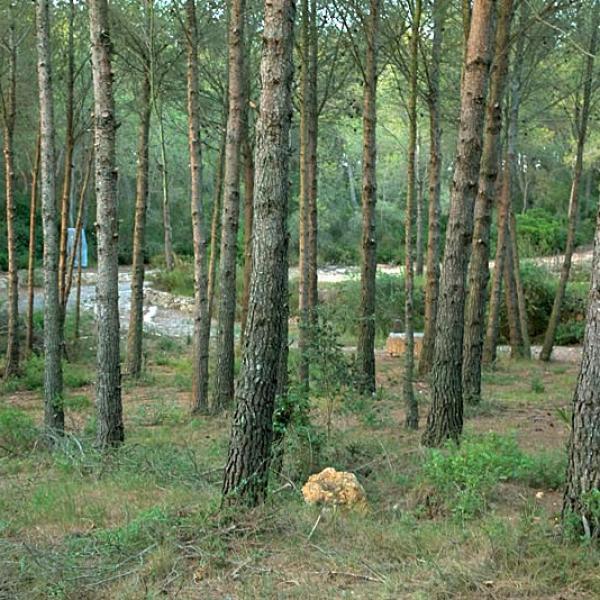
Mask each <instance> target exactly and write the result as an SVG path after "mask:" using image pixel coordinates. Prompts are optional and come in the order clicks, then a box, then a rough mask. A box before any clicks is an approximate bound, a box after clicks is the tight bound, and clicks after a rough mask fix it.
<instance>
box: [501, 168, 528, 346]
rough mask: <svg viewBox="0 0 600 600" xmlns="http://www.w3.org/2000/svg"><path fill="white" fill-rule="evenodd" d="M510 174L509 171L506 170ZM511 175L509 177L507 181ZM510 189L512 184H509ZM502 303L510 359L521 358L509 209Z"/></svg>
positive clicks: (520, 335)
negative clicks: (506, 322)
mask: <svg viewBox="0 0 600 600" xmlns="http://www.w3.org/2000/svg"><path fill="white" fill-rule="evenodd" d="M508 172H509V173H510V169H508ZM510 179H512V175H509V181H510ZM509 185H510V186H511V187H512V184H509ZM504 301H505V303H506V319H507V321H508V343H509V345H510V356H511V358H522V357H523V356H524V355H523V334H522V332H521V319H520V318H519V299H518V296H517V283H516V281H515V257H514V255H513V247H512V244H511V240H510V208H509V213H508V216H507V223H506V250H505V256H504Z"/></svg>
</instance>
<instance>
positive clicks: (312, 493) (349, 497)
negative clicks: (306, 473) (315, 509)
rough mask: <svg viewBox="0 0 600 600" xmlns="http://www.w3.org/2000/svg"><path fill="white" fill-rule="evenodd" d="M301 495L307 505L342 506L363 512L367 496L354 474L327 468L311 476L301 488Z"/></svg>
mask: <svg viewBox="0 0 600 600" xmlns="http://www.w3.org/2000/svg"><path fill="white" fill-rule="evenodd" d="M302 495H303V496H304V500H305V501H306V502H307V503H308V504H324V505H329V506H343V507H345V508H354V509H359V510H365V509H366V508H367V496H366V494H365V490H364V488H363V486H362V485H361V484H360V483H359V481H358V479H357V478H356V475H354V473H346V472H344V471H336V470H335V469H333V468H331V467H328V468H327V469H324V470H323V471H321V472H320V473H317V474H315V475H311V476H310V477H309V478H308V481H307V482H306V483H305V484H304V486H303V488H302Z"/></svg>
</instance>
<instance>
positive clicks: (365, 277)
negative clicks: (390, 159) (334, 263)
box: [357, 0, 381, 394]
mask: <svg viewBox="0 0 600 600" xmlns="http://www.w3.org/2000/svg"><path fill="white" fill-rule="evenodd" d="M369 6H370V12H369V18H368V24H367V31H366V43H367V56H366V64H365V71H364V81H363V164H362V167H363V174H362V242H361V271H360V288H361V293H360V309H359V310H360V324H359V332H358V343H357V355H358V356H357V358H358V370H359V374H360V377H361V381H360V382H359V384H360V390H361V391H362V392H363V393H371V394H373V393H375V389H376V384H375V285H376V276H377V238H376V233H375V208H376V204H377V174H376V162H377V144H376V128H377V106H376V103H377V50H378V48H377V47H378V44H379V20H380V14H379V13H380V9H381V2H380V0H370V2H369Z"/></svg>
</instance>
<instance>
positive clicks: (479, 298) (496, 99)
mask: <svg viewBox="0 0 600 600" xmlns="http://www.w3.org/2000/svg"><path fill="white" fill-rule="evenodd" d="M512 10H513V0H503V1H502V3H501V8H500V14H499V17H498V25H497V28H496V42H495V50H494V64H493V67H492V72H491V76H490V93H489V98H488V102H487V109H486V130H485V135H484V140H483V153H482V157H481V168H480V172H479V190H478V192H477V198H476V200H475V222H474V226H473V242H472V244H471V261H470V263H469V271H468V275H467V280H468V298H467V304H466V308H465V338H464V344H463V364H462V385H463V398H464V401H465V402H467V403H468V404H478V403H479V402H480V400H481V360H482V355H483V339H484V333H485V306H486V303H487V288H488V281H489V278H490V269H489V261H490V229H491V224H492V205H493V201H494V195H495V192H496V189H497V188H496V180H497V178H498V165H499V159H500V151H501V147H502V139H501V136H500V133H501V131H502V105H503V99H504V95H505V94H504V91H505V88H506V75H507V73H508V54H509V51H510V45H509V44H510V23H511V18H512Z"/></svg>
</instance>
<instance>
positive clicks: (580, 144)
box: [540, 2, 600, 361]
mask: <svg viewBox="0 0 600 600" xmlns="http://www.w3.org/2000/svg"><path fill="white" fill-rule="evenodd" d="M599 25H600V2H594V11H593V16H592V19H591V28H592V29H591V35H590V44H589V52H588V53H587V54H586V56H585V57H584V76H583V102H582V106H581V111H579V106H577V107H576V113H575V114H576V123H575V127H576V131H577V151H576V157H575V165H574V168H573V183H572V184H571V195H570V197H569V225H568V228H567V243H566V247H565V257H564V261H563V264H562V268H561V272H560V279H559V281H558V288H557V289H556V296H555V297H554V305H553V306H552V313H551V314H550V320H549V321H548V328H547V329H546V335H545V336H544V345H543V347H542V352H541V354H540V360H543V361H549V360H550V356H551V355H552V348H553V347H554V338H555V337H556V330H557V329H558V323H559V321H560V313H561V310H562V304H563V299H564V297H565V292H566V290H567V282H568V281H569V275H570V273H571V259H572V257H573V250H574V249H575V226H576V223H577V214H578V206H579V202H578V200H579V185H580V182H581V172H582V169H583V149H584V147H585V141H586V137H587V130H588V121H589V116H590V106H591V99H592V89H593V86H592V84H593V79H594V57H595V54H596V47H597V42H598V27H599ZM578 115H579V117H578V118H577V116H578Z"/></svg>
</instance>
